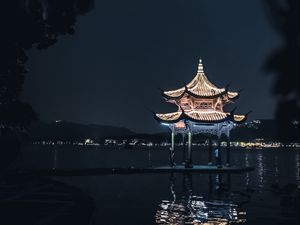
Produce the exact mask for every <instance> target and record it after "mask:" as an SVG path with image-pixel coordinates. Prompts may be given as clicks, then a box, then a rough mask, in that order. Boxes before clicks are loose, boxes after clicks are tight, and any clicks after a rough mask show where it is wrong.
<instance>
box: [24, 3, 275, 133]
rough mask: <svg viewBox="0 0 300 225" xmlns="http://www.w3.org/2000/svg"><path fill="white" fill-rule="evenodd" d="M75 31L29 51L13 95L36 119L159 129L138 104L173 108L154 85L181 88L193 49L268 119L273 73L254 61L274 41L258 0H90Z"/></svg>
mask: <svg viewBox="0 0 300 225" xmlns="http://www.w3.org/2000/svg"><path fill="white" fill-rule="evenodd" d="M75 30H76V32H75V35H73V36H64V37H61V38H60V40H59V42H58V43H57V44H56V45H54V46H51V47H50V48H49V49H47V50H42V51H38V50H32V51H31V52H29V57H30V58H29V63H28V67H29V70H30V71H29V73H28V74H27V77H26V81H25V86H24V92H23V96H22V98H23V99H24V100H25V101H27V102H29V103H30V104H32V105H33V107H34V109H35V110H36V111H37V113H38V114H39V117H40V119H41V120H44V121H48V122H49V121H53V120H58V119H63V120H68V121H74V122H80V123H97V124H106V125H116V126H124V127H128V128H130V129H132V130H134V131H140V132H153V131H159V130H161V126H160V125H159V124H157V123H156V121H154V119H153V117H152V114H151V113H150V112H149V111H148V110H147V108H150V109H152V110H155V111H158V112H171V111H174V110H176V107H174V106H172V105H170V104H167V103H164V101H163V99H162V97H161V96H160V93H159V91H158V89H157V87H161V88H162V89H164V90H169V89H175V88H178V87H181V86H183V85H184V83H186V82H188V81H190V80H191V79H192V78H193V77H194V75H195V73H196V70H197V63H198V59H199V58H200V57H201V58H202V60H203V63H204V69H205V72H206V75H207V77H208V78H209V79H210V80H211V81H212V82H213V83H215V84H216V85H217V86H219V87H221V86H225V85H226V84H227V83H228V82H231V89H233V90H239V89H241V88H244V89H245V90H244V92H242V95H241V98H240V99H239V100H238V101H237V102H236V104H235V105H236V106H238V109H237V112H238V113H246V112H248V111H249V110H252V111H253V113H252V114H251V117H250V119H253V118H272V117H273V111H274V103H275V100H274V99H273V97H272V96H271V85H272V77H271V76H267V75H265V74H263V72H262V69H261V68H262V64H263V62H264V59H265V58H266V56H267V55H268V54H270V53H271V51H272V50H273V49H274V48H276V47H277V46H279V45H280V39H279V37H278V36H277V35H276V34H275V32H274V31H273V30H272V29H271V27H270V24H269V23H268V21H267V18H266V16H265V11H264V9H263V6H262V3H261V1H260V0H244V1H241V0H227V1H223V0H189V1H186V0H168V1H167V0H151V1H141V0H128V1H124V0H119V1H112V0H111V1H105V2H104V1H103V2H102V1H97V0H96V4H95V8H94V9H93V10H92V11H91V12H90V13H88V14H86V15H85V16H81V17H79V18H78V22H77V24H76V28H75ZM229 107H234V105H231V106H229Z"/></svg>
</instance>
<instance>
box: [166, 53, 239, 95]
mask: <svg viewBox="0 0 300 225" xmlns="http://www.w3.org/2000/svg"><path fill="white" fill-rule="evenodd" d="M185 93H187V94H189V95H191V96H193V97H195V98H215V97H218V96H222V95H226V94H227V96H228V98H230V99H234V98H237V97H238V96H239V93H238V92H230V91H228V85H227V86H226V87H225V88H218V87H216V86H215V85H214V84H212V83H211V82H210V81H209V80H208V79H207V77H206V76H205V73H204V70H203V65H202V60H201V59H200V60H199V65H198V71H197V74H196V76H195V77H194V79H193V80H192V81H191V82H189V83H188V84H187V85H185V86H184V87H182V88H179V89H176V90H172V91H163V92H162V95H163V96H164V97H165V98H167V99H180V98H182V97H183V96H184V94H185Z"/></svg>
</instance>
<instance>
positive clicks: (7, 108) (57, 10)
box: [0, 0, 93, 129]
mask: <svg viewBox="0 0 300 225" xmlns="http://www.w3.org/2000/svg"><path fill="white" fill-rule="evenodd" d="M92 7H93V0H17V1H1V3H0V15H1V22H0V24H1V26H0V29H1V38H0V46H1V47H0V56H1V57H0V127H1V128H2V129H4V128H7V127H9V128H25V127H26V126H28V125H29V124H30V122H31V121H33V120H34V119H36V114H35V113H34V111H33V109H32V108H31V107H30V105H28V104H25V103H22V102H21V101H20V100H19V99H18V97H19V95H20V93H21V90H22V85H23V82H24V75H25V74H26V72H27V70H26V66H25V63H26V61H27V55H26V50H29V49H31V48H37V49H45V48H48V47H49V46H51V45H53V44H55V43H56V42H57V38H58V37H59V36H61V35H66V34H73V33H74V25H75V23H76V19H77V16H78V15H80V14H83V13H86V12H88V11H89V10H90V9H91V8H92Z"/></svg>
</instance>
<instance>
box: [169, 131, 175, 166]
mask: <svg viewBox="0 0 300 225" xmlns="http://www.w3.org/2000/svg"><path fill="white" fill-rule="evenodd" d="M174 139H175V134H174V131H172V134H171V148H170V166H171V167H173V166H174V156H175V143H174V141H175V140H174Z"/></svg>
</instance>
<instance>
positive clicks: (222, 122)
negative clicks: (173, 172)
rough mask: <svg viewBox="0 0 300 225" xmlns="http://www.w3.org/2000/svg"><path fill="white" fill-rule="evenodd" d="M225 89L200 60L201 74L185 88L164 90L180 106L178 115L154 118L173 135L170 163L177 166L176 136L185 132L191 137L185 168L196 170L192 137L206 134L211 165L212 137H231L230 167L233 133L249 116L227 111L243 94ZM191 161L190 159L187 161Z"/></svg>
mask: <svg viewBox="0 0 300 225" xmlns="http://www.w3.org/2000/svg"><path fill="white" fill-rule="evenodd" d="M228 86H229V85H227V86H226V87H225V88H218V87H216V86H215V85H214V84H212V83H211V82H210V81H209V80H208V79H207V77H206V75H205V73H204V70H203V65H202V60H201V59H200V60H199V65H198V71H197V74H196V76H195V77H194V79H193V80H192V81H191V82H189V83H188V84H187V85H185V86H184V87H181V88H179V89H176V90H171V91H162V96H163V97H164V99H165V100H166V101H167V102H169V103H172V104H176V105H177V106H178V110H177V111H176V112H171V113H154V118H155V119H156V120H157V121H158V122H160V123H161V124H162V125H166V126H168V127H169V128H170V129H171V132H172V136H171V139H172V144H171V148H170V164H171V166H174V137H175V135H176V134H178V133H181V134H183V137H184V136H185V134H187V135H188V151H187V157H185V155H186V153H185V150H184V159H183V160H184V163H185V167H187V168H188V167H192V152H191V147H192V135H193V134H200V133H201V134H206V135H208V137H209V146H210V147H209V157H208V158H209V164H212V137H213V136H216V137H217V138H218V140H219V141H218V145H219V146H218V147H219V149H220V138H221V136H222V135H223V134H225V135H226V137H227V154H226V156H227V163H226V164H227V166H229V165H230V141H229V136H230V130H231V129H232V128H233V127H234V125H235V124H237V123H243V122H244V121H245V120H246V119H247V114H246V115H236V114H234V111H235V110H232V111H231V112H224V110H223V107H224V105H226V104H228V103H232V102H234V100H236V99H237V98H238V97H239V92H232V91H229V90H228ZM186 158H187V159H186Z"/></svg>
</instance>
